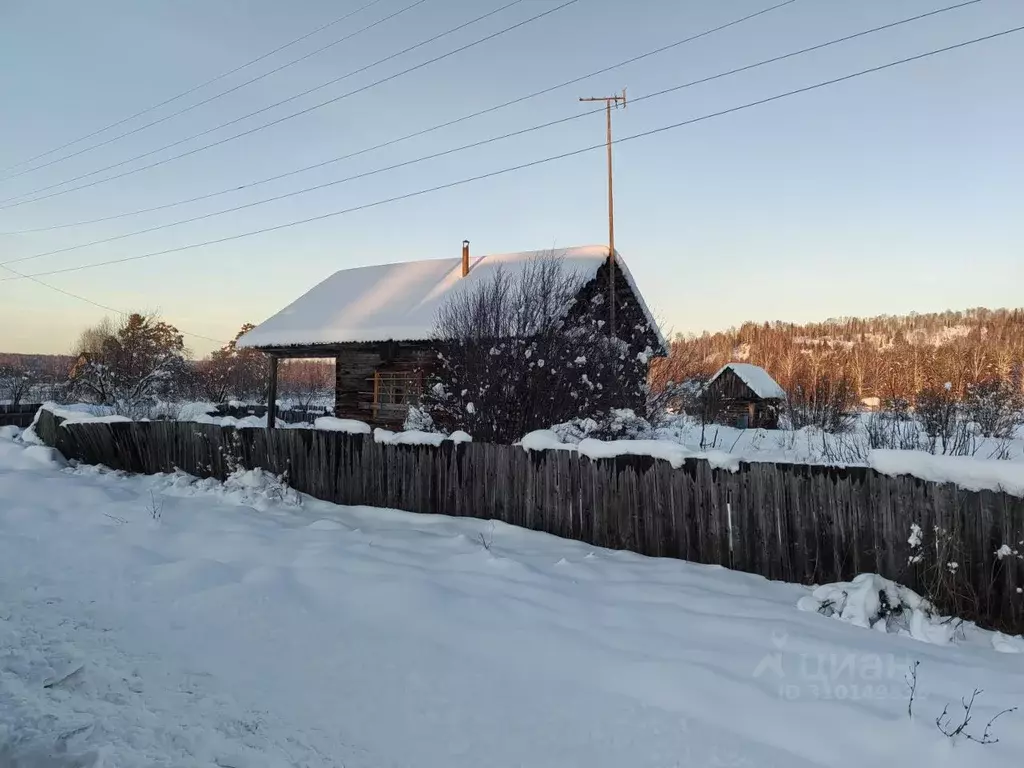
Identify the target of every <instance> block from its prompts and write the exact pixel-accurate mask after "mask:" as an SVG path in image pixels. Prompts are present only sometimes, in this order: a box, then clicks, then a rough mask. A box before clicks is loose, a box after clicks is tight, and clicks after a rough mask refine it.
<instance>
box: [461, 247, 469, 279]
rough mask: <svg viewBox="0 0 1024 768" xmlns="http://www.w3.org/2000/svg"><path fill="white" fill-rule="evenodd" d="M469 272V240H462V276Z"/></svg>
mask: <svg viewBox="0 0 1024 768" xmlns="http://www.w3.org/2000/svg"><path fill="white" fill-rule="evenodd" d="M468 274H469V240H463V241H462V276H463V277H465V276H466V275H468Z"/></svg>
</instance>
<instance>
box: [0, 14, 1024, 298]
mask: <svg viewBox="0 0 1024 768" xmlns="http://www.w3.org/2000/svg"><path fill="white" fill-rule="evenodd" d="M1022 30H1024V26H1019V27H1013V28H1012V29H1006V30H1003V31H1001V32H996V33H993V34H990V35H985V36H983V37H977V38H974V39H972V40H967V41H964V42H961V43H956V44H954V45H949V46H946V47H944V48H937V49H934V50H931V51H926V52H925V53H920V54H917V55H915V56H909V57H907V58H904V59H899V60H897V61H891V62H888V63H886V64H880V65H878V66H875V67H870V68H868V69H863V70H860V71H859V72H854V73H852V74H849V75H843V76H842V77H837V78H833V79H831V80H823V81H821V82H818V83H814V84H813V85H808V86H804V87H802V88H797V89H794V90H791V91H786V92H784V93H780V94H776V95H774V96H768V97H766V98H763V99H758V100H757V101H751V102H747V103H746V104H741V105H739V106H736V107H730V108H728V109H723V110H720V111H718V112H712V113H709V114H706V115H701V116H699V117H694V118H690V119H688V120H683V121H681V122H678V123H672V124H671V125H665V126H662V127H660V128H654V129H652V130H649V131H643V132H642V133H636V134H632V135H630V136H625V137H623V138H620V139H616V140H615V141H614V143H615V144H623V143H626V142H629V141H635V140H637V139H642V138H647V137H649V136H654V135H656V134H660V133H664V132H666V131H671V130H674V129H677V128H682V127H684V126H687V125H693V124H695V123H699V122H703V121H705V120H710V119H713V118H716V117H722V116H723V115H729V114H733V113H735V112H740V111H742V110H745V109H750V108H752V107H757V106H761V105H763V104H768V103H771V102H774V101H779V100H781V99H785V98H788V97H790V96H796V95H798V94H801V93H807V92H809V91H813V90H817V89H819V88H825V87H828V86H832V85H836V84H838V83H842V82H845V81H847V80H852V79H854V78H857V77H862V76H864V75H868V74H872V73H875V72H881V71H883V70H887V69H891V68H893V67H897V66H900V65H903V64H908V63H910V62H913V61H919V60H921V59H926V58H929V57H931V56H936V55H938V54H941V53H947V52H949V51H953V50H958V49H960V48H965V47H967V46H970V45H975V44H977V43H982V42H986V41H989V40H994V39H996V38H999V37H1004V36H1006V35H1010V34H1013V33H1016V32H1020V31H1022ZM605 146H606V144H605V143H604V142H602V143H600V144H592V145H590V146H588V147H583V148H581V149H576V150H572V151H570V152H563V153H561V154H558V155H551V156H549V157H545V158H541V159H539V160H532V161H530V162H527V163H521V164H519V165H514V166H510V167H507V168H502V169H500V170H497V171H490V172H489V173H484V174H480V175H478V176H471V177H468V178H464V179H459V180H457V181H452V182H448V183H446V184H438V185H437V186H434V187H428V188H426V189H420V190H416V191H414V192H408V193H405V194H402V195H396V196H394V197H389V198H385V199H382V200H376V201H374V202H372V203H364V204H362V205H357V206H353V207H351V208H344V209H342V210H339V211H332V212H330V213H324V214H320V215H318V216H311V217H309V218H306V219H299V220H297V221H290V222H286V223H284V224H277V225H274V226H271V227H264V228H262V229H257V230H251V231H248V232H242V233H238V234H235V235H228V236H226V237H221V238H216V239H214V240H206V241H203V242H199V243H191V244H189V245H183V246H177V247H175V248H167V249H164V250H161V251H152V252H150V253H143V254H138V255H136V256H127V257H124V258H119V259H110V260H108V261H101V262H96V263H93V264H83V265H79V266H76V267H65V268H63V269H54V270H49V271H47V272H39V273H36V274H35V275H27V276H26V277H39V276H45V275H56V274H64V273H67V272H77V271H80V270H84V269H94V268H96V267H105V266H110V265H113V264H124V263H127V262H131V261H139V260H141V259H148V258H152V257H155V256H164V255H167V254H170V253H180V252H182V251H189V250H194V249H196V248H201V247H205V246H208V245H218V244H220V243H226V242H231V241H235V240H241V239H244V238H247V237H253V236H255V235H261V234H266V233H268V232H276V231H279V230H282V229H289V228H291V227H297V226H301V225H303V224H310V223H312V222H316V221H322V220H324V219H330V218H334V217H336V216H341V215H344V214H348V213H354V212H356V211H362V210H366V209H368V208H375V207H378V206H381V205H387V204H389V203H394V202H398V201H401V200H408V199H411V198H414V197H420V196H423V195H426V194H430V193H433V192H439V191H441V190H445V189H451V188H453V187H458V186H462V185H465V184H470V183H472V182H476V181H482V180H484V179H489V178H493V177H496V176H502V175H505V174H508V173H512V172H514V171H521V170H525V169H527V168H533V167H535V166H539V165H544V164H546V163H550V162H554V161H556V160H564V159H566V158H570V157H575V156H577V155H582V154H584V153H586V152H591V151H593V150H596V149H604V148H605ZM16 279H19V278H10V277H8V278H2V279H0V282H6V281H9V280H16Z"/></svg>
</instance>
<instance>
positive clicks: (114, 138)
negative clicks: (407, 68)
mask: <svg viewBox="0 0 1024 768" xmlns="http://www.w3.org/2000/svg"><path fill="white" fill-rule="evenodd" d="M377 2H380V0H373V3H370V4H369V5H373V4H374V3H377ZM425 2H427V0H416V1H415V2H413V3H411V4H410V5H407V6H405V7H404V8H400V9H399V10H397V11H395V12H394V13H392V14H389V15H388V16H385V17H383V18H381V19H378V20H377V21H375V22H373V23H372V24H367V25H366V26H365V27H360V28H359V29H357V30H356V31H355V32H350V33H349V34H347V35H345V36H344V37H342V38H339V39H338V40H333V41H331V42H330V43H327V45H323V46H321V47H319V48H317V49H316V50H313V51H310V52H309V53H307V54H305V55H304V56H300V57H299V58H297V59H292V60H291V61H289V62H286V63H284V64H282V65H280V66H278V67H275V68H274V69H271V70H270V71H269V72H264V73H263V74H262V75H257V76H256V77H254V78H251V79H249V80H246V81H245V82H243V83H239V84H238V85H235V86H232V87H231V88H228V89H227V90H225V91H221V92H220V93H216V94H214V95H213V96H210V97H209V98H206V99H204V100H203V101H197V102H196V103H195V104H190V105H189V106H187V107H182V108H181V109H179V110H178V111H177V112H171V113H170V114H169V115H165V116H163V117H160V118H157V119H156V120H151V121H150V122H148V123H145V124H143V125H140V126H137V127H136V128H132V129H131V130H130V131H125V132H124V133H119V134H117V135H116V136H112V137H110V138H109V139H106V140H105V141H101V142H100V143H99V144H92V145H91V146H88V147H85V148H84V149H80V150H78V151H77V152H72V153H71V154H69V155H63V156H61V157H58V158H56V159H54V160H50V161H49V162H46V163H40V164H39V165H34V166H32V167H31V168H26V169H25V170H23V171H18V172H17V173H12V174H10V175H8V176H4V177H3V178H0V181H7V180H9V179H14V178H17V177H19V176H24V175H25V174H26V173H32V172H33V171H38V170H39V169H40V168H47V167H49V166H51V165H56V164H57V163H62V162H64V161H65V160H69V159H71V158H72V157H78V156H79V155H83V154H85V153H86V152H91V151H92V150H94V149H98V148H99V147H105V146H106V145H108V144H113V143H114V142H115V141H118V140H120V139H123V138H124V137H125V136H131V135H132V134H135V133H139V132H140V131H144V130H146V129H147V128H152V127H153V126H154V125H159V124H160V123H163V122H166V121H168V120H170V119H172V118H175V117H177V116H178V115H183V114H185V113H186V112H190V111H192V110H193V109H196V108H198V107H202V106H204V105H206V104H209V103H210V102H211V101H216V100H217V99H219V98H221V97H223V96H227V95H228V94H229V93H234V92H235V91H238V90H241V89H242V88H245V87H246V86H249V85H252V84H253V83H255V82H258V81H260V80H262V79H263V78H265V77H269V76H270V75H273V74H276V73H278V72H280V71H281V70H283V69H287V68H288V67H291V66H293V65H295V64H298V63H299V62H301V61H305V60H306V59H309V58H312V57H313V56H316V55H317V54H319V53H323V52H324V51H326V50H327V49H328V48H333V47H334V46H336V45H340V44H341V43H343V42H345V41H347V40H351V39H352V38H353V37H356V36H357V35H361V34H362V33H363V32H366V31H368V30H371V29H373V28H374V27H378V26H380V25H381V24H383V23H385V22H387V21H390V20H391V19H393V18H395V17H396V16H401V15H402V14H403V13H405V12H407V11H411V10H412V9H413V8H415V7H416V6H418V5H422V4H423V3H425ZM369 5H364V6H362V8H358V9H356V11H353V12H352V13H357V12H358V11H361V10H363V9H364V8H368V7H369ZM349 15H352V14H349ZM18 197H22V195H18ZM10 199H14V198H10Z"/></svg>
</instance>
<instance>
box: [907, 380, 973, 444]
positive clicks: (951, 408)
mask: <svg viewBox="0 0 1024 768" xmlns="http://www.w3.org/2000/svg"><path fill="white" fill-rule="evenodd" d="M914 413H915V415H916V416H917V420H918V421H919V422H920V424H921V429H922V430H923V431H924V434H925V435H926V436H927V446H928V451H929V452H930V453H935V454H943V455H949V456H973V455H974V454H975V453H977V450H978V441H977V436H976V434H975V432H974V429H973V428H972V426H971V424H970V423H969V422H968V420H967V419H966V418H965V416H964V413H963V405H962V403H961V402H960V401H959V400H958V399H957V397H956V395H955V394H954V393H953V388H952V385H951V384H949V383H948V382H947V383H946V384H944V385H943V386H941V387H936V386H932V387H929V388H927V389H925V390H923V391H921V392H920V393H918V396H917V405H916V406H915V408H914Z"/></svg>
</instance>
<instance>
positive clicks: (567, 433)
mask: <svg viewBox="0 0 1024 768" xmlns="http://www.w3.org/2000/svg"><path fill="white" fill-rule="evenodd" d="M551 431H552V432H554V433H555V434H556V435H558V437H559V439H560V440H561V441H562V442H563V443H578V442H580V441H581V440H586V439H587V438H594V439H596V440H650V439H653V438H654V437H655V430H654V428H653V427H652V426H651V423H650V422H649V421H647V419H645V418H643V417H642V416H637V414H636V412H635V411H634V410H633V409H632V408H613V409H612V410H611V411H610V412H609V413H608V414H607V415H603V416H601V418H600V419H593V418H589V417H588V418H581V419H573V420H572V421H566V422H563V423H562V424H555V425H553V426H552V427H551Z"/></svg>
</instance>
